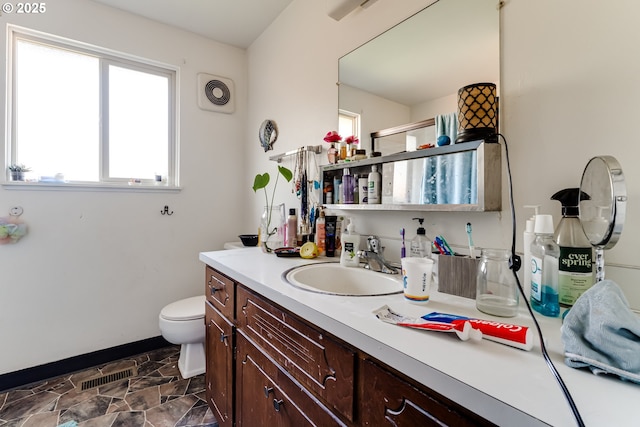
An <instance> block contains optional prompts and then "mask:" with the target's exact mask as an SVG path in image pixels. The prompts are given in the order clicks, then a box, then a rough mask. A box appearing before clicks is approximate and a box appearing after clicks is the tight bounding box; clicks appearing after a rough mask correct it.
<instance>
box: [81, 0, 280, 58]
mask: <svg viewBox="0 0 640 427" xmlns="http://www.w3.org/2000/svg"><path fill="white" fill-rule="evenodd" d="M93 1H96V2H98V3H103V4H105V5H108V6H112V7H115V8H118V9H122V10H125V11H127V12H131V13H134V14H136V15H140V16H144V17H146V18H149V19H153V20H154V21H158V22H162V23H164V24H168V25H172V26H174V27H178V28H182V29H184V30H187V31H191V32H194V33H196V34H200V35H202V36H205V37H208V38H210V39H212V40H216V41H219V42H222V43H226V44H230V45H232V46H237V47H240V48H247V47H249V45H251V43H252V42H253V41H254V40H255V39H257V38H258V37H259V36H260V34H262V32H263V31H264V30H265V29H266V28H267V27H268V26H269V25H270V24H271V23H272V22H273V21H274V20H275V19H276V17H277V16H278V15H279V14H280V12H282V11H283V10H284V9H286V7H287V6H288V5H289V3H291V1H292V0H135V1H132V0H93Z"/></svg>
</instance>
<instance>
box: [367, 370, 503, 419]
mask: <svg viewBox="0 0 640 427" xmlns="http://www.w3.org/2000/svg"><path fill="white" fill-rule="evenodd" d="M361 366H362V377H361V378H362V393H361V399H360V402H361V403H360V414H361V415H362V425H364V426H386V427H391V426H456V427H458V426H493V424H492V423H490V422H489V421H486V420H485V419H483V418H481V417H479V416H477V415H475V414H473V413H471V412H470V411H468V410H467V409H465V408H463V407H461V406H460V405H457V404H455V403H453V402H451V401H449V400H448V399H446V398H444V397H442V396H440V395H438V394H437V393H435V392H432V393H433V394H427V392H425V391H423V390H421V389H418V388H416V387H414V386H413V385H412V384H410V383H408V382H406V381H404V380H403V379H401V378H399V377H397V376H396V375H394V374H392V373H391V372H389V371H387V370H386V369H383V368H382V367H380V366H378V365H377V364H375V363H373V362H372V361H370V360H364V361H363V363H362V365H361Z"/></svg>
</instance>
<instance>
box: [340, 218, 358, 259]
mask: <svg viewBox="0 0 640 427" xmlns="http://www.w3.org/2000/svg"><path fill="white" fill-rule="evenodd" d="M341 241H342V254H341V255H340V264H342V265H344V266H346V267H357V266H358V265H360V259H359V258H358V251H359V250H360V235H359V234H356V232H355V231H354V225H353V222H351V221H349V225H347V231H346V232H345V233H343V234H342V238H341Z"/></svg>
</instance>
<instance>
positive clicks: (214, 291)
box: [205, 265, 235, 319]
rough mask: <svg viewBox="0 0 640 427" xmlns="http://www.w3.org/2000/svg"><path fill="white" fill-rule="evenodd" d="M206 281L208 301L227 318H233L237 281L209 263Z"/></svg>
mask: <svg viewBox="0 0 640 427" xmlns="http://www.w3.org/2000/svg"><path fill="white" fill-rule="evenodd" d="M205 283H206V287H205V293H206V295H207V301H209V302H210V303H211V304H212V305H213V306H214V307H215V308H216V309H218V310H219V311H220V313H222V314H224V315H225V316H226V317H227V318H229V319H233V315H234V302H235V282H234V281H233V280H231V279H229V278H228V277H226V276H224V275H223V274H222V273H220V272H218V271H216V270H214V269H213V268H211V267H209V266H208V265H207V267H206V277H205Z"/></svg>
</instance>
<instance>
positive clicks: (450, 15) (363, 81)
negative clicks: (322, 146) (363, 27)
mask: <svg viewBox="0 0 640 427" xmlns="http://www.w3.org/2000/svg"><path fill="white" fill-rule="evenodd" d="M497 5H498V2H497V1H496V0H438V1H435V2H434V3H432V4H431V5H429V6H428V7H426V8H425V9H423V10H422V11H420V12H418V13H417V14H415V15H413V16H411V17H410V18H408V19H406V20H405V21H403V22H401V23H400V24H398V25H396V26H394V27H393V28H391V29H390V30H388V31H386V32H384V33H383V34H381V35H380V36H378V37H376V38H374V39H372V40H370V41H369V42H367V43H365V44H364V45H362V46H360V47H359V48H357V49H355V50H354V51H352V52H350V53H349V54H347V55H345V56H343V57H342V58H340V60H339V64H338V68H339V80H340V87H339V101H338V108H339V112H340V113H343V114H346V115H349V114H355V115H356V116H357V117H358V118H359V127H360V133H359V136H360V138H361V144H363V148H368V147H369V145H368V144H369V135H370V134H371V133H372V132H376V131H379V130H381V129H387V128H392V127H396V126H400V125H404V124H407V123H413V122H419V121H423V120H426V119H430V118H434V117H436V116H438V115H445V114H449V113H453V112H455V111H456V110H457V92H458V89H460V88H461V87H463V86H466V85H468V84H472V83H478V82H490V83H495V84H496V85H498V91H499V79H500V35H499V32H500V28H499V27H500V21H499V10H498V8H497ZM498 93H499V92H498ZM427 138H428V137H427ZM434 138H435V137H434ZM400 145H402V144H400ZM383 154H390V153H388V152H387V153H383Z"/></svg>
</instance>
